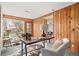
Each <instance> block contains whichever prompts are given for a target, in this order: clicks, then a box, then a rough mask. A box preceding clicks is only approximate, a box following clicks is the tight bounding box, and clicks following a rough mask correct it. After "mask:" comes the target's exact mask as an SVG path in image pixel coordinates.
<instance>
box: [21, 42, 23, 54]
mask: <svg viewBox="0 0 79 59" xmlns="http://www.w3.org/2000/svg"><path fill="white" fill-rule="evenodd" d="M21 55H23V42H21Z"/></svg>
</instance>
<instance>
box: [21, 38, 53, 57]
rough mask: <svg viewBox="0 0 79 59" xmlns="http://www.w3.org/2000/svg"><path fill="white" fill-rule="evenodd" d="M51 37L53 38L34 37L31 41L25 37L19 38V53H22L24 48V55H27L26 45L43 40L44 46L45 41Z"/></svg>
mask: <svg viewBox="0 0 79 59" xmlns="http://www.w3.org/2000/svg"><path fill="white" fill-rule="evenodd" d="M52 38H54V37H41V38H36V39H35V38H33V39H32V40H31V41H26V39H21V50H22V53H21V55H23V50H24V49H25V53H26V56H27V45H30V44H34V43H38V42H42V41H44V43H43V44H44V47H45V41H46V40H50V39H52ZM23 44H25V48H24V49H23Z"/></svg>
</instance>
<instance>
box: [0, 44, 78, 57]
mask: <svg viewBox="0 0 79 59" xmlns="http://www.w3.org/2000/svg"><path fill="white" fill-rule="evenodd" d="M46 45H51V44H46ZM20 48H21V45H17V46H13V47H8V48H6V47H4V48H3V50H2V52H1V55H2V56H16V52H18V51H20ZM65 56H79V54H76V53H72V52H70V51H68V50H66V52H65Z"/></svg>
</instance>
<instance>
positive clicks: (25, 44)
mask: <svg viewBox="0 0 79 59" xmlns="http://www.w3.org/2000/svg"><path fill="white" fill-rule="evenodd" d="M25 53H26V56H27V45H26V44H25Z"/></svg>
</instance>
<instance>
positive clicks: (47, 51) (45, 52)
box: [41, 48, 57, 56]
mask: <svg viewBox="0 0 79 59" xmlns="http://www.w3.org/2000/svg"><path fill="white" fill-rule="evenodd" d="M41 53H42V55H43V56H56V55H57V51H56V50H54V49H50V48H49V49H47V48H42V49H41Z"/></svg>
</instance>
